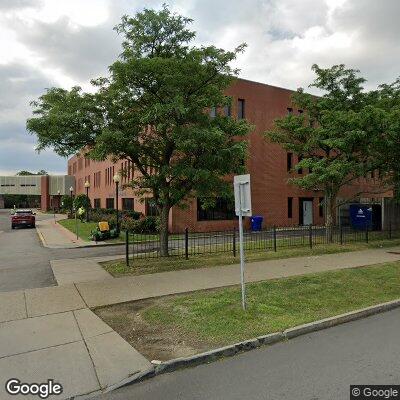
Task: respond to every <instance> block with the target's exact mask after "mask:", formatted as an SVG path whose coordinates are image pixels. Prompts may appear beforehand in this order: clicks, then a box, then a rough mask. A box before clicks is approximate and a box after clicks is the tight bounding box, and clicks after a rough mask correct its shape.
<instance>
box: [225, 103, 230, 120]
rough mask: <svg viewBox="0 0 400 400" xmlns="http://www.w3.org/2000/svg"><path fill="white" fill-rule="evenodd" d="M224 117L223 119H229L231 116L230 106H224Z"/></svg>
mask: <svg viewBox="0 0 400 400" xmlns="http://www.w3.org/2000/svg"><path fill="white" fill-rule="evenodd" d="M224 115H225V117H231V116H232V110H231V105H230V104H227V105H226V106H224Z"/></svg>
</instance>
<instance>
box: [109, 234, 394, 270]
mask: <svg viewBox="0 0 400 400" xmlns="http://www.w3.org/2000/svg"><path fill="white" fill-rule="evenodd" d="M396 245H400V239H392V240H376V241H371V242H370V243H350V244H344V245H340V244H330V245H326V244H321V245H317V246H315V247H314V248H312V249H310V248H309V247H307V246H305V247H293V248H281V249H279V248H278V251H277V252H274V251H271V250H268V251H265V250H255V251H246V260H247V262H252V261H262V260H273V259H277V258H289V257H300V256H315V255H321V254H332V253H342V252H348V251H355V250H363V249H367V248H377V247H390V246H396ZM237 263H239V256H236V257H233V255H232V253H215V254H199V255H194V256H189V259H188V260H186V259H185V258H184V257H181V256H171V257H158V258H155V257H154V258H140V257H137V258H136V257H135V258H134V259H131V261H130V266H129V267H128V266H127V265H126V263H125V259H118V260H113V261H107V262H104V263H101V265H102V266H103V268H104V269H105V270H106V271H107V272H109V273H110V274H111V275H113V276H122V275H143V274H153V273H156V272H166V271H176V270H183V269H193V268H205V267H215V266H218V265H230V264H237Z"/></svg>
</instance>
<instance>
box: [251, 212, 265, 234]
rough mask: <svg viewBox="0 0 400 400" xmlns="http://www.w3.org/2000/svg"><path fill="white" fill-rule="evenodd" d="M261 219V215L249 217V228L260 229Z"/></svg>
mask: <svg viewBox="0 0 400 400" xmlns="http://www.w3.org/2000/svg"><path fill="white" fill-rule="evenodd" d="M263 220H264V217H262V216H261V215H254V216H253V217H251V230H252V231H261V229H262V223H263Z"/></svg>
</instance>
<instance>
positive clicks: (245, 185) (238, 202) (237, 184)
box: [233, 175, 251, 310]
mask: <svg viewBox="0 0 400 400" xmlns="http://www.w3.org/2000/svg"><path fill="white" fill-rule="evenodd" d="M233 187H234V191H235V212H236V215H237V216H238V217H239V245H240V283H241V287H242V307H243V310H246V288H245V284H244V245H243V217H246V216H248V217H249V216H251V192H250V175H237V176H235V177H234V178H233Z"/></svg>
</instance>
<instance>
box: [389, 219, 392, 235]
mask: <svg viewBox="0 0 400 400" xmlns="http://www.w3.org/2000/svg"><path fill="white" fill-rule="evenodd" d="M391 238H392V221H389V239H391Z"/></svg>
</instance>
